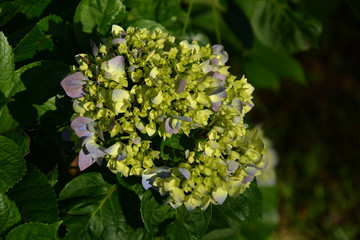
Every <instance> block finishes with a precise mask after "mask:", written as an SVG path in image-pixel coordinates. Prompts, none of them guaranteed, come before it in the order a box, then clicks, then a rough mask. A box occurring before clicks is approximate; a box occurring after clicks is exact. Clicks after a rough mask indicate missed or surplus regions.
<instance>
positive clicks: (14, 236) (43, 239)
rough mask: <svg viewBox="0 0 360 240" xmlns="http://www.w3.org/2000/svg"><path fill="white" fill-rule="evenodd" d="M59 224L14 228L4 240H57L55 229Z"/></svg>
mask: <svg viewBox="0 0 360 240" xmlns="http://www.w3.org/2000/svg"><path fill="white" fill-rule="evenodd" d="M60 224H61V222H56V223H53V224H44V223H25V224H23V225H20V226H18V227H16V228H14V229H13V230H12V231H11V232H10V233H9V234H8V235H6V238H5V240H29V239H36V240H49V239H57V229H58V228H59V226H60Z"/></svg>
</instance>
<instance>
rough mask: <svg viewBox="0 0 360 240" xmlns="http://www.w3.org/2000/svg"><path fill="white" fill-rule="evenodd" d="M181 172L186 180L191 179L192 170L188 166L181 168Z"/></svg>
mask: <svg viewBox="0 0 360 240" xmlns="http://www.w3.org/2000/svg"><path fill="white" fill-rule="evenodd" d="M179 172H180V173H181V174H182V175H183V176H184V177H185V178H186V180H189V179H190V171H189V170H187V169H186V168H179Z"/></svg>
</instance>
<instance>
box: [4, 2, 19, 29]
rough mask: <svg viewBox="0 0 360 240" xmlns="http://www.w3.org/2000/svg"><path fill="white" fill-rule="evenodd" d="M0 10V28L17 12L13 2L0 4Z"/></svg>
mask: <svg viewBox="0 0 360 240" xmlns="http://www.w3.org/2000/svg"><path fill="white" fill-rule="evenodd" d="M0 9H1V12H0V27H1V26H3V25H5V24H6V23H7V22H9V21H10V20H11V19H12V18H13V17H14V16H15V14H16V13H17V11H18V8H17V6H16V4H15V3H14V2H1V3H0Z"/></svg>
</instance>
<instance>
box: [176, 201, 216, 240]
mask: <svg viewBox="0 0 360 240" xmlns="http://www.w3.org/2000/svg"><path fill="white" fill-rule="evenodd" d="M211 209H212V208H211V206H209V207H208V209H207V210H206V211H202V210H201V209H200V208H195V209H194V210H192V211H188V210H187V209H186V208H185V206H184V205H182V206H181V207H179V208H177V209H176V220H175V221H174V223H173V225H172V226H171V232H170V237H171V239H179V240H180V239H181V240H195V239H202V238H203V237H204V235H205V233H206V229H207V227H208V225H209V223H210V220H211V212H212V211H211Z"/></svg>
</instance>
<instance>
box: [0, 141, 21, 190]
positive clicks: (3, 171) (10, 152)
mask: <svg viewBox="0 0 360 240" xmlns="http://www.w3.org/2000/svg"><path fill="white" fill-rule="evenodd" d="M25 170H26V164H25V159H24V157H23V155H22V153H21V150H20V148H19V146H18V145H17V144H16V143H15V142H13V141H12V140H11V139H9V138H7V137H4V136H0V192H5V191H7V190H8V189H9V188H10V187H12V186H13V185H14V184H15V183H16V182H18V181H19V180H20V179H21V177H22V176H23V174H24V172H25Z"/></svg>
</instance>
